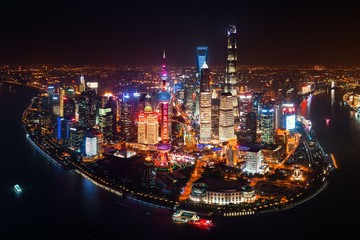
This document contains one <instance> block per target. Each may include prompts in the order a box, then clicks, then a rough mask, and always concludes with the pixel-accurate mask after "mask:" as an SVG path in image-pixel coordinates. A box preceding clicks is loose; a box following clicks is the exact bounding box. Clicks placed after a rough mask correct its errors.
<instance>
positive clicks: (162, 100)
mask: <svg viewBox="0 0 360 240" xmlns="http://www.w3.org/2000/svg"><path fill="white" fill-rule="evenodd" d="M167 77H168V76H167V72H166V65H165V50H164V52H163V65H162V71H161V79H162V86H161V91H160V92H159V94H158V101H159V104H160V114H161V118H160V121H161V122H160V127H161V131H160V132H161V142H159V143H158V145H157V150H158V152H159V154H158V156H157V157H156V159H155V166H156V167H158V168H168V167H169V164H170V161H169V156H168V152H169V151H170V150H171V144H170V140H169V131H171V129H169V102H170V100H171V95H170V93H169V92H168V91H167V89H166V80H167Z"/></svg>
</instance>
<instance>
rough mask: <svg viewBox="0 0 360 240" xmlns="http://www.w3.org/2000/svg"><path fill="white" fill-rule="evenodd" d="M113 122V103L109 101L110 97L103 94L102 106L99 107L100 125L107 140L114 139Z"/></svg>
mask: <svg viewBox="0 0 360 240" xmlns="http://www.w3.org/2000/svg"><path fill="white" fill-rule="evenodd" d="M113 124H114V121H113V113H112V108H111V105H110V103H109V101H108V97H107V96H102V97H101V106H100V108H99V127H100V130H101V132H102V134H103V138H104V140H105V141H110V140H112V139H113V136H114V132H113V129H114V128H113Z"/></svg>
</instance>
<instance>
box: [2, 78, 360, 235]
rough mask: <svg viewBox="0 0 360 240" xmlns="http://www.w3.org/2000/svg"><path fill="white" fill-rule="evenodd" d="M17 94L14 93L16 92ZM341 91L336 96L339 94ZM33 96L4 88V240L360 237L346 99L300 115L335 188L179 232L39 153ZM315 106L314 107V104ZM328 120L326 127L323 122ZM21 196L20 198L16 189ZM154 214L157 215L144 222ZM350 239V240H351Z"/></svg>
mask: <svg viewBox="0 0 360 240" xmlns="http://www.w3.org/2000/svg"><path fill="white" fill-rule="evenodd" d="M14 90H15V92H14ZM337 91H338V90H337ZM35 95H36V91H35V90H32V89H28V88H24V87H21V86H13V87H12V91H11V92H9V87H8V86H5V85H4V86H2V87H0V114H1V115H0V128H1V131H0V133H1V138H0V141H1V144H0V148H1V153H0V154H1V155H0V156H1V157H0V239H25V238H35V239H224V238H227V237H228V236H236V239H241V238H249V237H253V239H263V238H266V239H304V238H310V237H312V236H317V237H322V238H326V237H331V236H334V235H338V234H340V235H342V236H344V237H345V236H356V235H357V231H356V230H357V226H355V222H357V219H356V218H357V217H358V216H359V213H360V188H359V184H360V120H358V119H356V118H355V116H354V114H353V113H351V112H350V111H349V110H348V108H347V107H346V106H343V105H342V104H341V103H340V101H341V96H342V93H341V92H334V93H333V94H331V92H326V93H324V94H320V95H316V96H313V97H312V99H311V104H310V103H309V104H308V106H307V108H305V107H304V108H303V109H302V111H303V113H304V114H308V115H309V118H310V119H311V120H312V122H313V128H314V130H315V131H316V136H317V138H318V139H319V141H320V143H321V144H322V146H323V147H324V150H325V152H328V153H333V154H334V155H335V157H336V160H337V162H338V165H339V169H338V171H337V173H336V175H335V179H334V181H333V182H332V183H331V185H330V186H329V187H328V188H327V189H326V190H325V191H324V192H323V193H321V194H320V196H318V197H317V198H316V199H314V200H312V201H310V202H308V203H306V204H304V205H301V206H299V207H296V208H294V209H291V210H288V211H285V212H280V213H276V214H268V215H263V216H248V217H240V218H223V219H214V222H215V226H214V228H213V229H211V230H205V231H204V230H200V229H197V228H195V227H194V226H190V225H184V224H175V223H173V222H172V221H171V218H170V216H167V215H166V212H162V211H159V210H152V209H150V210H149V209H147V208H146V207H144V206H141V205H135V204H133V203H131V202H128V204H129V205H130V208H129V209H123V208H121V207H119V206H118V205H117V204H116V203H117V202H118V201H119V197H118V196H116V195H113V194H111V193H109V192H106V191H105V190H103V189H100V188H98V187H97V186H95V185H93V184H92V183H91V182H90V181H89V180H86V179H84V178H82V177H81V176H80V175H78V174H76V173H75V172H73V171H65V170H63V169H61V168H59V167H57V166H56V165H54V164H53V163H51V162H50V161H48V160H47V159H45V158H44V157H42V156H41V155H40V154H39V153H38V152H36V151H35V150H34V149H33V148H32V147H31V145H30V144H29V143H28V142H27V141H26V138H25V135H24V132H23V130H22V129H21V127H20V119H21V114H22V112H23V110H24V109H25V108H26V107H27V106H28V104H29V103H30V99H31V97H32V96H35ZM309 102H310V101H309ZM327 117H328V118H330V119H331V121H330V124H329V125H328V126H327V125H326V122H325V118H327ZM16 183H18V184H20V185H21V186H22V188H23V193H22V195H21V196H17V195H16V194H15V193H14V192H13V186H14V184H16ZM147 211H151V213H152V214H146V212H147ZM351 239H353V238H351Z"/></svg>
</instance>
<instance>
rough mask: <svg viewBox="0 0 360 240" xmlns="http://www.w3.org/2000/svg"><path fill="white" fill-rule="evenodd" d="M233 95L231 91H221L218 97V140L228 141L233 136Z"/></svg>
mask: <svg viewBox="0 0 360 240" xmlns="http://www.w3.org/2000/svg"><path fill="white" fill-rule="evenodd" d="M232 100H233V96H232V95H231V93H229V92H228V93H222V94H221V97H220V117H219V139H220V142H226V141H229V139H231V138H233V137H234V115H233V105H232Z"/></svg>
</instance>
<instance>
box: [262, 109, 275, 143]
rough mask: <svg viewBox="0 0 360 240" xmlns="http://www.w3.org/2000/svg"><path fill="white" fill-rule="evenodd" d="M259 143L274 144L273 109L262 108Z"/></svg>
mask: <svg viewBox="0 0 360 240" xmlns="http://www.w3.org/2000/svg"><path fill="white" fill-rule="evenodd" d="M260 130H261V142H263V143H268V144H272V143H274V108H273V107H270V106H266V107H262V108H261V111H260Z"/></svg>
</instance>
